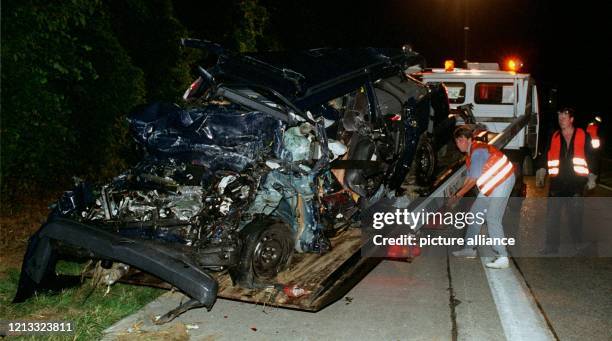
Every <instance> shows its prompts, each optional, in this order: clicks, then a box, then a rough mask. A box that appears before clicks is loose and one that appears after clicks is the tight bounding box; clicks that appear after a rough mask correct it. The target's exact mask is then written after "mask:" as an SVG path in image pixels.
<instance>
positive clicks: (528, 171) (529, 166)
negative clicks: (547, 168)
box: [523, 150, 535, 176]
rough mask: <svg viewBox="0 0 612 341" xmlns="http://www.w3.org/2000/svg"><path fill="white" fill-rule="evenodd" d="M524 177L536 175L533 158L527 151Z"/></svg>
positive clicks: (524, 157) (524, 161) (524, 160)
mask: <svg viewBox="0 0 612 341" xmlns="http://www.w3.org/2000/svg"><path fill="white" fill-rule="evenodd" d="M523 175H526V176H531V175H535V169H534V167H533V158H531V154H530V153H529V151H527V150H526V151H525V155H524V156H523Z"/></svg>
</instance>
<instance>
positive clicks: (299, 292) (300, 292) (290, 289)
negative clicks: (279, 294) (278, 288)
mask: <svg viewBox="0 0 612 341" xmlns="http://www.w3.org/2000/svg"><path fill="white" fill-rule="evenodd" d="M283 292H284V293H285V294H286V295H287V296H289V297H301V296H304V295H306V294H308V293H310V292H309V291H308V290H306V289H303V288H300V287H298V286H297V284H293V285H285V287H283Z"/></svg>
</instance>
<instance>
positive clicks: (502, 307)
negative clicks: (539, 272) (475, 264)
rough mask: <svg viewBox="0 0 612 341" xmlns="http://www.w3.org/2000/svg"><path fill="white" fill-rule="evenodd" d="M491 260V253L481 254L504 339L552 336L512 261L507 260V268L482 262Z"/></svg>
mask: <svg viewBox="0 0 612 341" xmlns="http://www.w3.org/2000/svg"><path fill="white" fill-rule="evenodd" d="M492 260H493V258H490V257H481V258H480V261H481V263H482V267H483V268H484V270H485V274H486V276H487V281H488V282H489V288H490V289H491V294H492V296H493V300H494V301H495V306H496V308H497V314H498V315H499V319H500V320H501V323H502V328H503V330H504V334H505V335H506V339H507V340H509V341H515V340H529V341H536V340H538V341H539V340H542V341H544V340H555V337H554V335H553V334H552V332H551V331H550V329H548V326H547V325H546V320H545V318H544V316H542V314H541V313H540V311H539V310H538V308H537V306H536V303H535V301H534V299H533V297H532V296H531V294H530V293H529V290H528V289H527V286H526V284H525V282H524V280H523V278H522V277H520V276H517V273H516V270H515V269H514V265H513V264H512V263H510V264H511V265H510V268H508V269H502V270H500V269H489V268H487V267H486V266H485V264H486V263H488V262H491V261H492Z"/></svg>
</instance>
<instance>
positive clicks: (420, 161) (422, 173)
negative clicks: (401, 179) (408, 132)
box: [413, 135, 437, 186]
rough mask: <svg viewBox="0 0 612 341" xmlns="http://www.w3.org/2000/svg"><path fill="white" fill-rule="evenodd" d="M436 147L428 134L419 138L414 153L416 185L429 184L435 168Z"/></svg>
mask: <svg viewBox="0 0 612 341" xmlns="http://www.w3.org/2000/svg"><path fill="white" fill-rule="evenodd" d="M436 161H437V160H436V149H435V148H434V146H433V142H432V141H431V139H430V138H429V136H427V135H424V136H423V137H421V139H420V140H419V145H418V146H417V149H416V152H415V154H414V161H413V166H414V174H415V176H416V181H417V185H419V186H428V185H431V181H432V179H433V175H434V170H435V168H436Z"/></svg>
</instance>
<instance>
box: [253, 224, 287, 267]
mask: <svg viewBox="0 0 612 341" xmlns="http://www.w3.org/2000/svg"><path fill="white" fill-rule="evenodd" d="M286 250H287V243H286V241H285V240H283V239H282V236H279V235H277V234H276V233H274V232H271V231H264V232H263V233H262V234H261V236H260V237H259V240H258V241H257V245H256V246H255V250H254V252H253V271H254V272H255V274H257V275H258V276H265V277H268V276H275V275H276V274H277V273H278V270H279V267H280V266H281V265H282V264H283V262H284V258H285V256H286V254H287V251H286Z"/></svg>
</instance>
